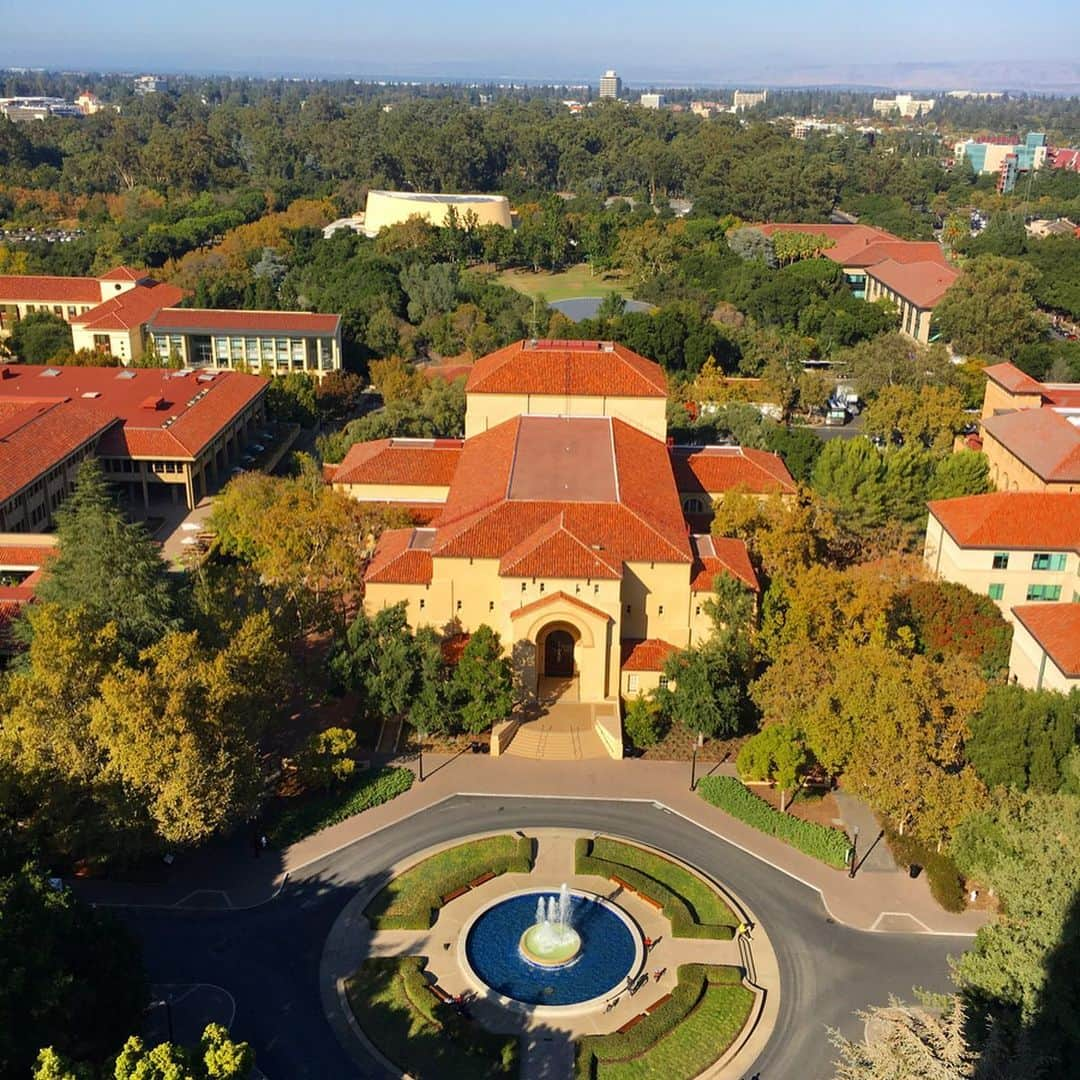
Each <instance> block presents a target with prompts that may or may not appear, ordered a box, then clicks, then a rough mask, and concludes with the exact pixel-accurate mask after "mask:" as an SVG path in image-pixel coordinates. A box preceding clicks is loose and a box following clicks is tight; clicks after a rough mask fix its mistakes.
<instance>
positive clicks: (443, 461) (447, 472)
mask: <svg viewBox="0 0 1080 1080" xmlns="http://www.w3.org/2000/svg"><path fill="white" fill-rule="evenodd" d="M463 445H464V442H463V440H461V439H402V438H395V439H377V440H375V441H374V442H365V443H354V444H353V445H352V446H350V447H349V450H348V453H346V455H345V458H344V460H343V461H342V462H341V464H340V465H338V466H337V467H336V468H335V469H334V471H333V474H332V481H331V482H332V483H335V484H387V485H416V486H422V487H449V485H450V482H451V481H452V480H453V479H454V473H455V471H456V470H457V465H458V461H459V460H460V459H461V448H462V446H463Z"/></svg>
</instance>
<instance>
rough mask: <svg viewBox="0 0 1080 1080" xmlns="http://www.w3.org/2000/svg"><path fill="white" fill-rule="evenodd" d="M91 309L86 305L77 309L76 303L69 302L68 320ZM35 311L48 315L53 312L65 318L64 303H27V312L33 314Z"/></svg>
mask: <svg viewBox="0 0 1080 1080" xmlns="http://www.w3.org/2000/svg"><path fill="white" fill-rule="evenodd" d="M89 310H90V309H89V308H88V307H86V306H85V305H84V306H83V307H82V308H81V309H77V308H76V307H75V305H74V304H68V309H67V316H66V318H67V320H68V322H71V320H72V319H74V318H75V317H76V316H77V315H85V314H86V312H88V311H89ZM34 312H42V313H44V314H46V315H48V314H50V313H51V314H53V315H57V316H59V317H60V318H61V319H63V318H65V315H64V305H63V304H52V305H49V304H27V305H26V314H27V315H33V314H34Z"/></svg>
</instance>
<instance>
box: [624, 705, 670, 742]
mask: <svg viewBox="0 0 1080 1080" xmlns="http://www.w3.org/2000/svg"><path fill="white" fill-rule="evenodd" d="M663 731H664V721H663V717H662V716H661V714H660V707H659V706H658V705H657V703H656V702H655V701H654V700H653V699H652V698H651V697H649V696H648V695H645V694H638V695H637V696H636V697H632V698H631V699H630V700H629V701H628V702H627V704H626V711H625V713H624V715H623V732H624V733H625V735H626V737H627V738H628V739H629V740H630V742H631V744H632V745H634V746H636V747H637V748H638V749H639V750H647V749H648V748H649V747H650V746H655V745H656V744H657V743H658V742H659V741H660V739H661V737H662V736H663Z"/></svg>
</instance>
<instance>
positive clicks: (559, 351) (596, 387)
mask: <svg viewBox="0 0 1080 1080" xmlns="http://www.w3.org/2000/svg"><path fill="white" fill-rule="evenodd" d="M465 390H466V393H469V394H546V395H557V394H561V395H571V394H572V395H575V396H582V397H650V398H656V397H660V398H662V397H667V378H666V377H665V375H664V372H663V369H662V368H661V367H660V365H659V364H654V363H653V362H652V361H651V360H646V359H645V357H643V356H638V354H637V353H635V352H632V351H631V350H630V349H627V348H626V347H625V346H623V345H619V344H618V343H616V342H611V341H517V342H514V344H513V345H507V346H506V347H505V348H503V349H499V350H497V351H496V352H493V353H489V354H488V355H487V356H484V357H482V358H481V359H479V360H477V361H476V363H475V364H474V365H473V369H472V372H471V374H470V375H469V381H468V382H467V383H466V385H465Z"/></svg>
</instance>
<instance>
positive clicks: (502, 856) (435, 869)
mask: <svg viewBox="0 0 1080 1080" xmlns="http://www.w3.org/2000/svg"><path fill="white" fill-rule="evenodd" d="M532 859H533V843H532V840H530V839H529V838H528V837H524V838H523V837H520V836H489V837H487V838H485V839H483V840H473V841H470V842H469V843H467V844H459V845H458V846H457V847H452V848H448V849H447V850H446V851H440V852H439V853H438V854H437V855H432V856H431V858H430V859H425V860H424V861H423V862H422V863H418V864H417V865H416V866H414V867H413V868H412V869H411V870H406V871H405V873H403V874H399V875H398V876H397V877H396V878H394V879H393V881H391V882H389V883H388V884H387V885H385V886H384V887H383V888H382V889H380V890H379V892H377V893H376V894H375V895H374V896H373V897H372V898H371V900H370V901H369V902H368V905H367V907H366V908H365V909H364V914H365V915H366V916H367V917H368V920H369V921H370V923H371V925H372V927H374V928H375V929H376V930H426V929H427V928H428V927H429V926H431V925H432V924H433V923H434V922H435V918H436V916H437V914H438V911H439V908H441V907H442V898H443V897H444V896H447V895H449V894H450V893H452V892H456V891H457V890H458V889H462V888H464V887H465V886H466V885H468V884H469V882H470V881H474V880H475V879H476V878H478V877H480V876H481V875H483V874H486V873H488V872H491V873H494V874H505V873H510V872H512V873H522V874H524V873H528V872H529V871H530V870H531V869H532Z"/></svg>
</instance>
